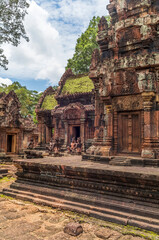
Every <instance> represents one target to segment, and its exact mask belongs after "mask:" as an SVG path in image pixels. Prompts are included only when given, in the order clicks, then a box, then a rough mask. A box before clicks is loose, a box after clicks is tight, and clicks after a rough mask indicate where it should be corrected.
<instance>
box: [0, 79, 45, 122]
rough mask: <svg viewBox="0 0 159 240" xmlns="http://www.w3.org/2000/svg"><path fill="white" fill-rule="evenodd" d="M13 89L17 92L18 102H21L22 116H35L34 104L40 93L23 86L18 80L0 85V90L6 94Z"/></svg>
mask: <svg viewBox="0 0 159 240" xmlns="http://www.w3.org/2000/svg"><path fill="white" fill-rule="evenodd" d="M12 90H13V91H14V92H15V93H16V94H17V97H18V99H19V102H20V103H21V114H22V116H23V117H26V116H27V115H29V114H30V115H32V116H33V117H34V119H36V117H35V106H36V105H37V103H38V101H39V98H40V97H41V94H42V93H40V94H39V93H38V92H37V91H31V90H28V89H27V88H26V87H25V86H21V84H20V83H19V82H14V83H13V84H12V85H9V86H7V85H5V84H2V85H1V86H0V92H5V93H6V94H8V93H9V92H10V91H12Z"/></svg>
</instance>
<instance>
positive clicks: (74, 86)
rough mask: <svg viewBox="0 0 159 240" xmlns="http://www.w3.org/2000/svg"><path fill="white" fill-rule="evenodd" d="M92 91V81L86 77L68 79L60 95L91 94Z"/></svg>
mask: <svg viewBox="0 0 159 240" xmlns="http://www.w3.org/2000/svg"><path fill="white" fill-rule="evenodd" d="M93 89H94V85H93V82H92V80H91V79H90V78H89V77H88V76H87V75H85V76H80V77H75V78H68V79H67V80H66V83H65V85H64V86H63V89H62V94H64V95H65V94H74V93H84V92H91V91H92V90H93Z"/></svg>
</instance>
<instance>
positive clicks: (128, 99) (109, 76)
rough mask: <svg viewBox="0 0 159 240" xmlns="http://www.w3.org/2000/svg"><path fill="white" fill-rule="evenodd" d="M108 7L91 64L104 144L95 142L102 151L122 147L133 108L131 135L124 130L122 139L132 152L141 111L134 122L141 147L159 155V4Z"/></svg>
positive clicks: (143, 152) (121, 3)
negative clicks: (123, 115) (121, 134)
mask: <svg viewBox="0 0 159 240" xmlns="http://www.w3.org/2000/svg"><path fill="white" fill-rule="evenodd" d="M107 8H108V10H109V13H110V16H111V24H110V26H108V23H107V21H106V19H105V17H102V18H101V20H100V23H99V31H98V36H97V42H98V44H99V46H100V52H98V50H95V51H94V53H93V56H92V64H91V66H90V78H91V79H92V80H93V82H94V85H95V93H96V110H95V111H96V113H95V116H96V118H95V128H96V134H95V140H96V143H97V142H99V141H100V144H101V145H102V146H101V147H100V151H99V145H100V144H99V143H98V144H96V145H98V152H99V154H101V155H113V154H116V153H118V152H120V150H119V141H120V138H121V136H120V130H119V128H121V125H122V122H121V123H120V122H119V118H120V114H122V113H125V114H126V113H127V114H128V113H129V115H128V119H129V120H128V125H129V127H128V133H127V140H126V139H125V138H126V137H125V136H124V133H123V136H122V141H127V145H129V147H127V152H128V153H129V152H130V153H131V152H133V151H132V150H130V149H131V148H133V147H131V145H132V144H133V130H132V129H131V126H130V125H133V120H131V118H132V119H133V118H134V116H133V115H132V112H134V114H139V117H138V120H136V123H135V124H137V125H138V128H140V129H141V131H140V136H139V138H140V143H139V146H138V150H137V152H138V153H140V154H141V155H142V156H143V157H148V158H155V157H158V149H159V137H158V135H159V133H158V99H159V98H158V94H159V85H158V80H159V4H158V2H157V1H151V0H145V1H139V0H135V1H134V0H133V1H131V0H122V1H121V0H120V1H119V0H111V1H110V4H109V5H108V7H107ZM100 106H101V107H100ZM102 115H103V116H102ZM125 116H126V115H125ZM101 118H102V119H103V121H101V120H99V119H101ZM123 118H124V117H123ZM103 122H104V123H103ZM102 126H103V130H101V128H102ZM136 129H137V127H136ZM136 131H137V130H136ZM99 132H101V133H100V134H99ZM103 132H105V133H103ZM98 135H99V137H98ZM136 137H137V134H136ZM134 139H135V138H134ZM134 141H135V140H134ZM94 151H95V148H94V150H93V152H94ZM89 152H90V153H91V149H90V150H89ZM93 152H92V153H93Z"/></svg>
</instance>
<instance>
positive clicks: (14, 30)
mask: <svg viewBox="0 0 159 240" xmlns="http://www.w3.org/2000/svg"><path fill="white" fill-rule="evenodd" d="M28 7H29V5H28V3H27V2H26V0H1V1H0V66H1V67H3V68H4V69H7V64H8V60H7V58H6V56H5V55H4V51H3V47H2V44H4V43H9V44H12V45H13V46H18V44H19V43H20V39H21V37H22V38H24V39H26V40H27V41H28V40H29V39H28V37H27V36H26V32H25V28H24V24H23V20H24V17H25V15H26V13H27V8H28Z"/></svg>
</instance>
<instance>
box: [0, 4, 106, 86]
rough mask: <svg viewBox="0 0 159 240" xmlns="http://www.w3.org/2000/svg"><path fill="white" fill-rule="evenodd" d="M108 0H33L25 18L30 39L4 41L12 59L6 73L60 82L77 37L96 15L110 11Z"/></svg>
mask: <svg viewBox="0 0 159 240" xmlns="http://www.w3.org/2000/svg"><path fill="white" fill-rule="evenodd" d="M106 4H108V0H100V1H99V0H87V1H86V0H58V1H57V0H51V1H50V0H32V1H30V7H29V9H28V15H27V16H26V18H25V28H26V32H27V35H28V36H29V39H30V41H29V43H27V42H26V41H25V40H23V39H22V41H21V44H20V45H19V46H18V47H17V48H16V47H13V46H10V45H4V49H5V54H6V56H7V57H8V59H9V65H8V71H2V75H1V76H3V77H9V78H12V79H14V78H15V79H23V80H24V79H26V81H27V79H35V80H37V79H40V80H41V79H43V80H46V81H47V82H48V83H51V84H53V85H55V84H57V82H58V81H59V79H60V77H61V75H62V74H63V72H64V70H65V69H64V68H65V66H66V64H67V59H69V58H70V57H72V55H73V52H74V48H75V43H76V39H77V38H78V37H79V36H80V34H81V32H83V31H84V30H85V29H86V27H87V26H88V24H89V21H90V19H92V17H93V16H94V15H95V16H97V15H99V16H102V15H106V14H107V12H106Z"/></svg>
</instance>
